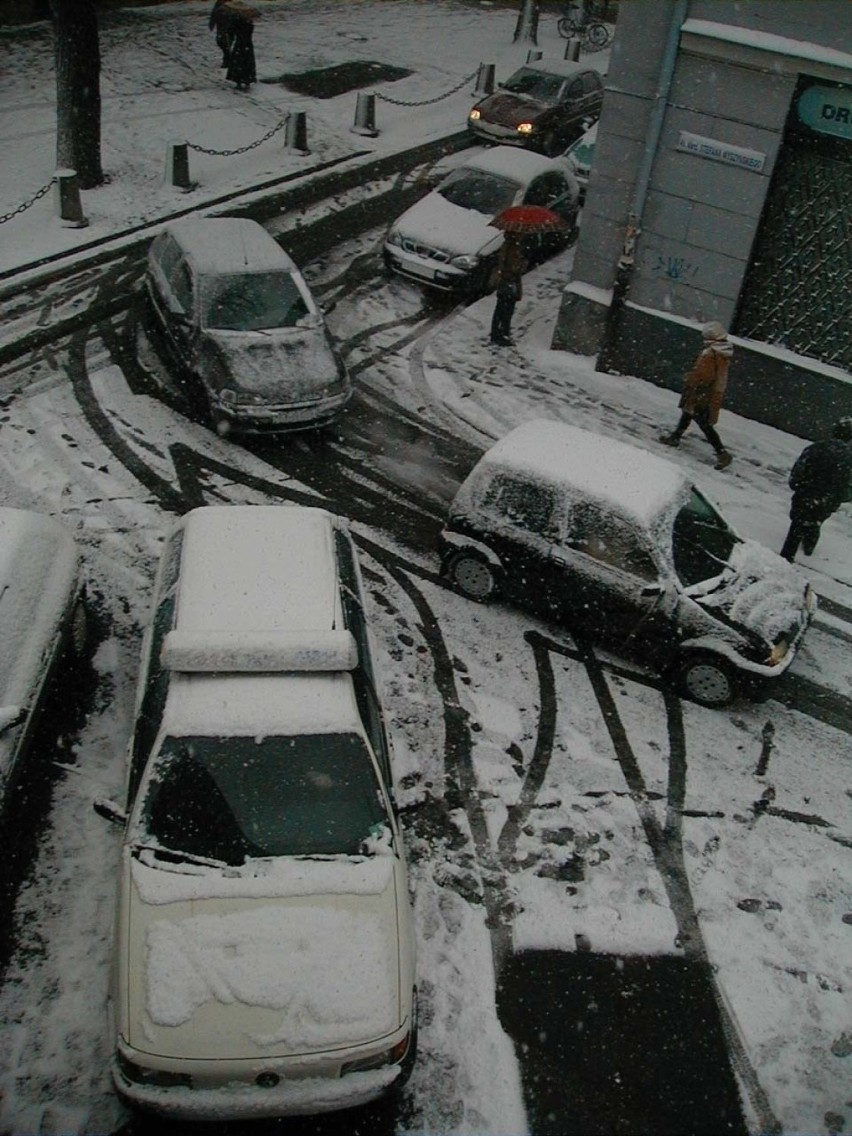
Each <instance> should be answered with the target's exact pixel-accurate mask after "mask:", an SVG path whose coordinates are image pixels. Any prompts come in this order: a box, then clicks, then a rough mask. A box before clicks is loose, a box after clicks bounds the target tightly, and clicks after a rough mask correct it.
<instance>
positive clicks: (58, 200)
mask: <svg viewBox="0 0 852 1136" xmlns="http://www.w3.org/2000/svg"><path fill="white" fill-rule="evenodd" d="M53 200H54V204H55V206H56V216H57V217H58V218H59V223H60V225H62V226H63V227H64V228H66V229H84V228H85V227H86V225H88V223H89V222H88V220H87V218H86V217H84V216H83V206H82V205H81V203H80V186H79V183H78V182H77V171H76V170H57V171H56V173H55V174H54V175H53Z"/></svg>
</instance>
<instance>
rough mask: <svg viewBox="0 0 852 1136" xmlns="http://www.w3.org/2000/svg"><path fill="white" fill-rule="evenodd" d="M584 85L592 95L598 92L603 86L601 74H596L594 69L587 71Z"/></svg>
mask: <svg viewBox="0 0 852 1136" xmlns="http://www.w3.org/2000/svg"><path fill="white" fill-rule="evenodd" d="M583 85H584V87H585V88H586V92H587V93H588V94H590V95H594V94H596V93H597V92H598V91H599V90H600V89H601V87H602V85H603V84H602V83H601V77H600V75H596V74H595V72H594V71H587V72H586V74H585V75H584V76H583Z"/></svg>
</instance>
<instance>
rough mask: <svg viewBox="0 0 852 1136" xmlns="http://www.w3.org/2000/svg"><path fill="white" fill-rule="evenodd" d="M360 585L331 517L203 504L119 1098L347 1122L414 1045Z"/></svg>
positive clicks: (158, 671) (137, 868) (129, 887)
mask: <svg viewBox="0 0 852 1136" xmlns="http://www.w3.org/2000/svg"><path fill="white" fill-rule="evenodd" d="M391 761H392V759H391V749H390V744H389V739H388V735H387V731H386V726H385V717H384V712H383V709H382V703H381V700H380V696H379V691H378V687H377V681H376V674H375V670H374V664H373V653H372V651H371V646H370V632H369V629H368V626H367V615H366V612H365V609H364V603H363V585H362V582H361V575H360V569H359V566H358V560H357V557H356V553H355V548H354V545H353V542H352V539H351V536H350V535H349V532H348V530H347V529H346V527H345V525H344V524H343V523H341V522H339V521H338V520H336V519H335V518H333V517H332V516H331V514H329V513H327V512H325V511H324V510H320V509H311V508H300V507H297V506H219V507H215V506H214V507H204V508H199V509H195V510H193V511H191V512H189V513H188V514H186V516H184V518H183V519H182V520H181V521H180V522H179V524H178V525H177V526H176V527H175V528H174V530H173V531H172V533H171V535H170V536H169V537H168V538H167V540H166V543H165V545H164V548H163V553H162V558H161V562H160V567H159V570H158V575H157V579H156V583H155V589H154V608H153V613H152V619H151V623H150V626H149V627H148V629H147V631H146V634H145V639H144V641H143V647H142V666H141V672H140V679H139V688H138V696H137V705H136V717H135V725H134V730H133V735H132V738H131V741H130V746H129V755H128V786H127V803H126V807H125V808H123V809H122V808H120V807H119V806H118V805H117V804H115V803H113V802H109V801H104V800H100V801H96V802H95V808H96V810H97V811H98V812H99V813H101V814H102V815H105V816H107V817H109V819H112V820H114V821H116V822H119V823H123V824H124V834H125V835H124V843H123V849H122V854H121V867H120V872H119V885H118V899H117V909H116V930H115V945H114V954H113V970H112V977H111V986H110V999H109V1007H110V1018H111V1022H112V1027H111V1028H112V1033H113V1037H114V1038H115V1047H116V1050H115V1056H114V1060H113V1064H112V1073H113V1079H114V1081H115V1085H116V1087H117V1089H118V1092H119V1094H120V1095H121V1096H122V1097H123V1098H124V1099H126V1100H127V1101H128V1102H129V1103H130V1104H131V1105H132V1106H135V1107H136V1108H138V1109H141V1110H143V1111H151V1112H155V1113H159V1114H161V1115H163V1116H167V1117H173V1118H177V1119H186V1120H190V1119H191V1120H212V1119H216V1120H239V1119H246V1118H255V1117H277V1116H284V1115H298V1114H311V1113H319V1112H326V1111H332V1110H335V1109H341V1108H349V1107H353V1106H356V1105H361V1104H364V1103H366V1102H368V1101H371V1100H373V1099H376V1098H378V1097H380V1096H383V1095H385V1094H387V1093H389V1092H390V1091H392V1090H394V1089H395V1088H396V1087H398V1086H399V1085H401V1084H402V1083H403V1082H404V1080H405V1078H406V1077H407V1075H408V1073H409V1072H410V1070H411V1067H412V1064H413V1061H414V1055H415V1051H416V1010H415V1007H416V996H415V990H414V985H415V948H414V934H413V928H412V914H411V908H410V899H409V892H408V880H407V871H406V865H405V859H404V854H403V844H402V837H401V833H400V828H399V824H398V819H397V816H396V812H395V804H394V789H393V775H392V768H391Z"/></svg>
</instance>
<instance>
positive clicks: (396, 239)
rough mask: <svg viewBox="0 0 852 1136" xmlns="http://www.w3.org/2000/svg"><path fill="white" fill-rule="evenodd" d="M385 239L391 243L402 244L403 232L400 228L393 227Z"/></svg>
mask: <svg viewBox="0 0 852 1136" xmlns="http://www.w3.org/2000/svg"><path fill="white" fill-rule="evenodd" d="M385 240H386V241H387V243H388V244H389V245H401V244H402V233H400V231H399V229H391V230H390V232H389V233H388V235H387V236H386V237H385Z"/></svg>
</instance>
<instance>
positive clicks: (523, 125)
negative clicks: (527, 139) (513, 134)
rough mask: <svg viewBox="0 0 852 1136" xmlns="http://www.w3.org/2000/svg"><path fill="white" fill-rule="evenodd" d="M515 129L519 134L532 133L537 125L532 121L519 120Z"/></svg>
mask: <svg viewBox="0 0 852 1136" xmlns="http://www.w3.org/2000/svg"><path fill="white" fill-rule="evenodd" d="M515 129H516V130H517V132H518V134H532V132H533V131H534V130H535V125H534V123H532V122H519V123H518V125H517V126H516V127H515Z"/></svg>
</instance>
